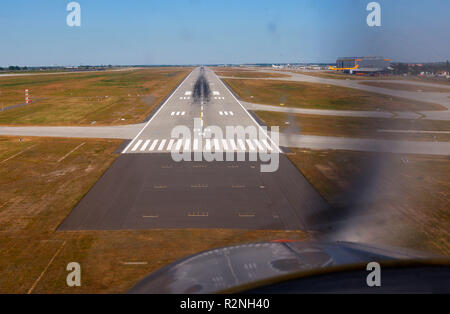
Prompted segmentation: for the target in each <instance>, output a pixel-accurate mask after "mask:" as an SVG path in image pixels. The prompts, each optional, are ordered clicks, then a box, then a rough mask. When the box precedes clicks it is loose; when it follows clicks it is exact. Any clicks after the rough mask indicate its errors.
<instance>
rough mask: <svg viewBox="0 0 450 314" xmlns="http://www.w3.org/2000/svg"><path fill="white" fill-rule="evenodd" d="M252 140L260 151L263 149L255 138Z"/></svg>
mask: <svg viewBox="0 0 450 314" xmlns="http://www.w3.org/2000/svg"><path fill="white" fill-rule="evenodd" d="M253 142H255V144H256V146H258V149H259V150H260V151H263V150H264V147H263V146H262V145H261V144H260V143H259V141H258V140H257V139H254V140H253Z"/></svg>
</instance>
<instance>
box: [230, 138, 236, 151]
mask: <svg viewBox="0 0 450 314" xmlns="http://www.w3.org/2000/svg"><path fill="white" fill-rule="evenodd" d="M230 143H231V148H232V149H233V150H237V146H236V142H235V141H234V140H230Z"/></svg>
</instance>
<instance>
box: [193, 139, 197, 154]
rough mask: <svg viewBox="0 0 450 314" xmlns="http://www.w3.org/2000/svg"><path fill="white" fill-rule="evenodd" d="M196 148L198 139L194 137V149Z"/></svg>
mask: <svg viewBox="0 0 450 314" xmlns="http://www.w3.org/2000/svg"><path fill="white" fill-rule="evenodd" d="M197 150H198V139H194V151H197Z"/></svg>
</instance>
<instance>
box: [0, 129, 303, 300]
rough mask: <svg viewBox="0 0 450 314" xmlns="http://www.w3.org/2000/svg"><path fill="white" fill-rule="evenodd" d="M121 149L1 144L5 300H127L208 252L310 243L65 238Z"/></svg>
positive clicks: (226, 234) (109, 144)
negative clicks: (77, 268) (43, 296)
mask: <svg viewBox="0 0 450 314" xmlns="http://www.w3.org/2000/svg"><path fill="white" fill-rule="evenodd" d="M83 143H84V144H83ZM119 144H120V141H118V140H85V139H76V140H75V139H46V138H25V137H24V138H22V140H21V141H19V138H16V137H0V293H27V292H30V289H32V288H33V289H32V290H31V292H32V293H108V292H109V293H122V292H126V291H127V290H128V289H129V288H131V287H132V286H133V285H134V284H135V283H137V282H138V281H139V280H140V279H142V278H143V277H145V276H146V275H148V274H149V273H151V272H152V271H154V270H156V269H158V268H160V267H162V266H164V265H166V264H168V263H170V262H173V261H175V260H177V259H180V258H183V257H185V256H187V255H190V254H194V253H198V252H200V251H203V250H207V249H212V248H217V247H221V246H226V245H233V244H240V243H247V242H257V241H266V240H267V241H269V240H274V239H298V240H302V239H305V237H306V234H305V233H303V232H300V231H299V232H282V231H258V230H256V231H246V230H221V229H214V230H198V229H195V230H148V231H128V230H124V231H89V232H88V231H81V232H57V231H56V229H57V227H58V225H59V224H60V223H61V222H62V221H63V219H64V218H65V217H66V216H67V215H68V214H69V213H70V211H71V210H72V208H73V207H74V206H75V205H76V204H77V202H78V201H79V200H80V199H81V198H82V197H83V195H85V194H86V193H87V192H88V191H89V189H90V188H91V187H92V185H93V184H94V183H95V182H96V181H97V180H98V179H99V178H100V177H101V175H102V174H103V173H104V171H106V169H107V168H108V167H109V165H110V164H111V163H112V162H113V161H114V160H115V159H116V157H117V155H115V154H114V151H115V150H116V148H117V147H118V145H119ZM80 145H81V146H80ZM74 149H76V150H75V151H73V150H74ZM71 152H72V153H71ZM70 262H78V263H80V265H81V267H82V286H81V287H80V288H68V287H67V286H66V276H67V275H68V272H67V271H66V266H67V264H68V263H70ZM130 262H131V263H135V262H138V263H139V264H129V263H130Z"/></svg>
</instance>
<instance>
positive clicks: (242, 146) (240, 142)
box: [237, 139, 245, 151]
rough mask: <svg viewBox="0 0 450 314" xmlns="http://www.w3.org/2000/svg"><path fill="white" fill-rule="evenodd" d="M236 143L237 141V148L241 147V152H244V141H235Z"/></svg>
mask: <svg viewBox="0 0 450 314" xmlns="http://www.w3.org/2000/svg"><path fill="white" fill-rule="evenodd" d="M237 141H238V144H239V146H240V147H241V150H244V151H245V145H244V141H243V140H241V139H239V140H237Z"/></svg>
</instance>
